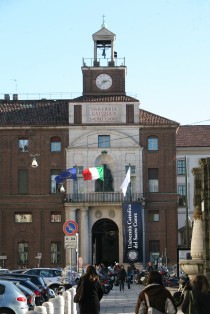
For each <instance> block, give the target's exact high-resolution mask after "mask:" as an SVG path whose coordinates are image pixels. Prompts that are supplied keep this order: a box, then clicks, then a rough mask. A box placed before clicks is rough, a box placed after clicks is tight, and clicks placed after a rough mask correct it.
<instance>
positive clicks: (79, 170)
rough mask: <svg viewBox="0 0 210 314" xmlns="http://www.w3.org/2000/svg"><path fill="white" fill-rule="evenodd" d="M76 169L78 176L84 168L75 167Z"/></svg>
mask: <svg viewBox="0 0 210 314" xmlns="http://www.w3.org/2000/svg"><path fill="white" fill-rule="evenodd" d="M76 169H77V174H78V175H80V174H82V171H83V169H84V167H83V166H77V167H76Z"/></svg>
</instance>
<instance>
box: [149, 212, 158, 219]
mask: <svg viewBox="0 0 210 314" xmlns="http://www.w3.org/2000/svg"><path fill="white" fill-rule="evenodd" d="M159 220H160V217H159V210H149V221H159Z"/></svg>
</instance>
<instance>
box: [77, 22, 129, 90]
mask: <svg viewBox="0 0 210 314" xmlns="http://www.w3.org/2000/svg"><path fill="white" fill-rule="evenodd" d="M92 37H93V41H94V58H93V59H83V66H82V73H83V96H99V95H100V96H102V95H104V96H110V95H112V96H114V95H121V96H122V95H125V74H126V66H125V59H124V58H122V59H119V58H117V52H115V51H114V42H115V37H116V36H115V34H114V33H112V32H111V31H109V30H108V29H107V27H106V24H105V22H103V24H102V26H101V29H100V30H99V31H98V32H96V33H94V34H93V36H92ZM118 64H119V65H118Z"/></svg>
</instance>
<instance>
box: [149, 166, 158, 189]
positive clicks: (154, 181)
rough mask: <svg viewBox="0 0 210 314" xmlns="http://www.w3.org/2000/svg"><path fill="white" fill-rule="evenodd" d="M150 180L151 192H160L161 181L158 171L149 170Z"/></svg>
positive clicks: (155, 169) (154, 169)
mask: <svg viewBox="0 0 210 314" xmlns="http://www.w3.org/2000/svg"><path fill="white" fill-rule="evenodd" d="M148 179H149V192H158V191H159V180H158V169H157V168H149V169H148Z"/></svg>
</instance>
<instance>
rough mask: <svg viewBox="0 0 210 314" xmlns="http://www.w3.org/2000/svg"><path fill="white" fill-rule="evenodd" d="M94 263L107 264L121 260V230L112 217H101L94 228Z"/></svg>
mask: <svg viewBox="0 0 210 314" xmlns="http://www.w3.org/2000/svg"><path fill="white" fill-rule="evenodd" d="M92 252H93V253H92V254H93V255H92V260H93V264H99V263H104V264H105V265H106V266H108V265H112V264H113V263H114V262H118V261H119V230H118V227H117V225H116V223H115V222H114V221H112V220H111V219H100V220H98V221H97V222H96V223H95V224H94V225H93V228H92Z"/></svg>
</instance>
